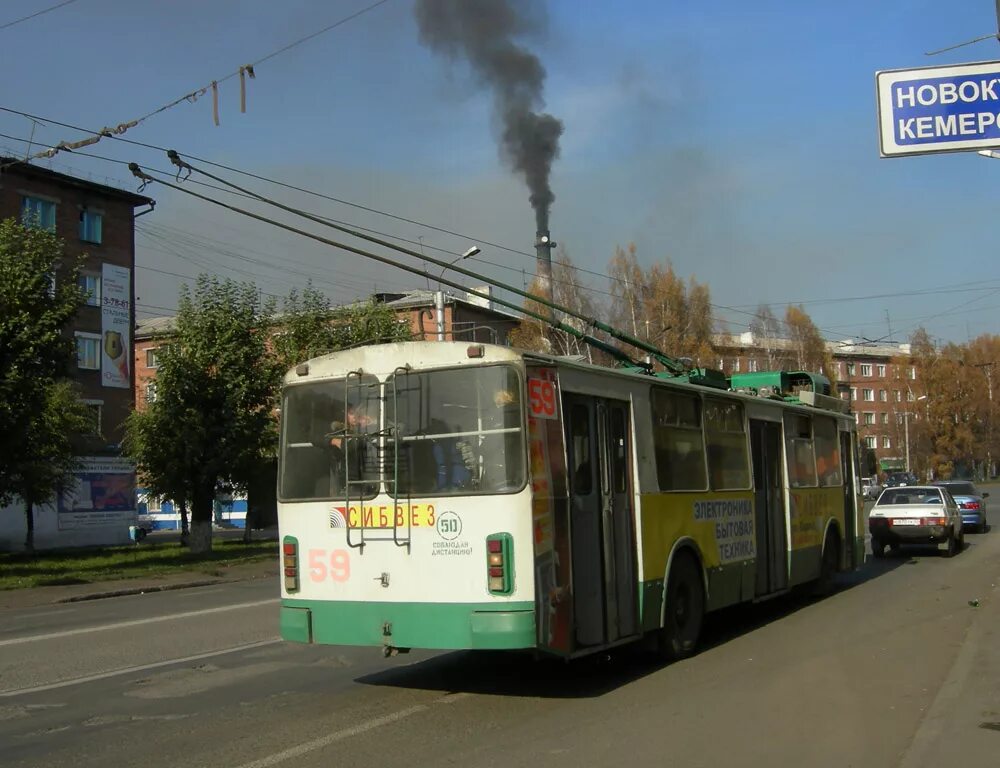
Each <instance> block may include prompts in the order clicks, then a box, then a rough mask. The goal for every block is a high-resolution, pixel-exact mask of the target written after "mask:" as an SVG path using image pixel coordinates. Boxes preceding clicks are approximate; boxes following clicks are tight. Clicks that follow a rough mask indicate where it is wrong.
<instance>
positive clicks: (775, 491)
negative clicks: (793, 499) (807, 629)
mask: <svg viewBox="0 0 1000 768" xmlns="http://www.w3.org/2000/svg"><path fill="white" fill-rule="evenodd" d="M750 448H751V457H752V459H753V486H754V511H755V524H756V527H757V585H756V590H755V592H756V594H757V596H758V597H759V596H761V595H768V594H771V593H772V592H777V591H779V590H782V589H785V588H786V587H787V586H788V537H787V533H786V531H785V498H784V482H783V478H782V459H781V424H780V423H779V422H772V421H762V420H758V419H750Z"/></svg>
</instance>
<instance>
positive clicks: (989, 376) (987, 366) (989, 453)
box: [976, 0, 1000, 480]
mask: <svg viewBox="0 0 1000 768" xmlns="http://www.w3.org/2000/svg"><path fill="white" fill-rule="evenodd" d="M997 13H998V15H1000V0H997ZM998 21H1000V18H998ZM994 365H996V361H995V360H993V361H991V362H989V363H976V367H977V368H982V369H983V373H985V374H986V390H987V392H988V393H989V406H988V407H987V409H986V479H987V480H989V479H990V477H991V476H992V475H993V366H994Z"/></svg>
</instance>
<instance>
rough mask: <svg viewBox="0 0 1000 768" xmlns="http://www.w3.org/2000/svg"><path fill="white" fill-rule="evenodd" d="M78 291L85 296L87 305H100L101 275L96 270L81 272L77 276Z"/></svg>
mask: <svg viewBox="0 0 1000 768" xmlns="http://www.w3.org/2000/svg"><path fill="white" fill-rule="evenodd" d="M77 283H78V285H79V286H80V293H83V294H85V295H86V296H87V306H88V307H99V306H101V276H100V275H99V274H97V273H96V272H81V273H80V277H78V278H77Z"/></svg>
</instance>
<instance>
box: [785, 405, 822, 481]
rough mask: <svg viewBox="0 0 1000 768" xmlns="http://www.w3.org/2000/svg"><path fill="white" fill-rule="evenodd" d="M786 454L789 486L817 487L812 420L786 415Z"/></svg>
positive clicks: (795, 415) (796, 415)
mask: <svg viewBox="0 0 1000 768" xmlns="http://www.w3.org/2000/svg"><path fill="white" fill-rule="evenodd" d="M785 453H786V454H787V455H788V484H789V485H790V486H791V487H792V488H809V487H815V486H816V455H815V452H814V450H813V438H812V419H811V418H809V417H808V416H799V415H798V414H786V415H785Z"/></svg>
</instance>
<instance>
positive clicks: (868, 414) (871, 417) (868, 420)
mask: <svg viewBox="0 0 1000 768" xmlns="http://www.w3.org/2000/svg"><path fill="white" fill-rule="evenodd" d="M874 423H875V414H874V412H872V411H865V424H874Z"/></svg>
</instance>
